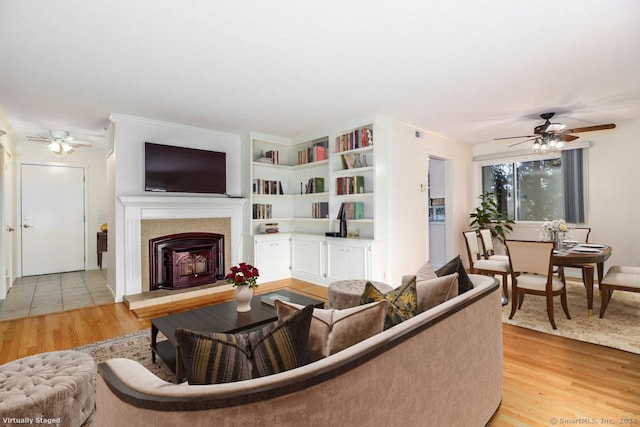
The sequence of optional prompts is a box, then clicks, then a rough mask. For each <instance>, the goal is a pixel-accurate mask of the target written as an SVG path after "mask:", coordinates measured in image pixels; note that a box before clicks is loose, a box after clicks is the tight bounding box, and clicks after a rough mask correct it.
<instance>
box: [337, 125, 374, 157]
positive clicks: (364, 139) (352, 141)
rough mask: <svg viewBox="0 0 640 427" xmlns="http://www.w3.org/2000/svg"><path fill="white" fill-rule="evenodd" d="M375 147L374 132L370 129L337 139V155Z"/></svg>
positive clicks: (356, 131) (353, 132) (363, 129)
mask: <svg viewBox="0 0 640 427" xmlns="http://www.w3.org/2000/svg"><path fill="white" fill-rule="evenodd" d="M371 145H373V130H371V129H368V128H362V129H356V130H354V131H351V132H349V133H345V134H343V135H340V136H337V137H336V147H335V148H336V150H335V151H336V153H339V152H341V151H348V150H355V149H357V148H365V147H369V146H371Z"/></svg>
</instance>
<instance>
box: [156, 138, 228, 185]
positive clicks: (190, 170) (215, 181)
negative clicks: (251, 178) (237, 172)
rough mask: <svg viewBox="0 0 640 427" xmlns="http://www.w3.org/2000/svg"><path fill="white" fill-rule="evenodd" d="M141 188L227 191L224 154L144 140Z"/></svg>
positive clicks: (225, 158) (225, 156)
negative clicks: (142, 185)
mask: <svg viewBox="0 0 640 427" xmlns="http://www.w3.org/2000/svg"><path fill="white" fill-rule="evenodd" d="M144 189H145V191H154V192H166V193H207V194H226V192H227V155H226V153H221V152H218V151H209V150H199V149H197V148H187V147H176V146H173V145H163V144H154V143H151V142H145V144H144Z"/></svg>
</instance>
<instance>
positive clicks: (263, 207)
mask: <svg viewBox="0 0 640 427" xmlns="http://www.w3.org/2000/svg"><path fill="white" fill-rule="evenodd" d="M272 210H273V208H272V206H271V204H266V203H254V204H253V219H270V218H271V212H272Z"/></svg>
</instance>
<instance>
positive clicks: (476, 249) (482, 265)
mask: <svg viewBox="0 0 640 427" xmlns="http://www.w3.org/2000/svg"><path fill="white" fill-rule="evenodd" d="M462 235H463V236H464V241H465V243H466V245H467V256H468V257H469V272H470V273H473V274H484V275H487V276H492V277H494V276H496V275H499V276H502V290H503V293H504V298H505V299H504V300H503V303H504V304H503V305H506V303H507V302H508V299H509V286H508V284H507V280H508V277H509V258H508V257H507V259H506V260H499V259H487V258H484V257H483V254H482V253H481V252H480V244H479V243H478V233H477V232H476V231H475V230H472V231H465V232H463V233H462Z"/></svg>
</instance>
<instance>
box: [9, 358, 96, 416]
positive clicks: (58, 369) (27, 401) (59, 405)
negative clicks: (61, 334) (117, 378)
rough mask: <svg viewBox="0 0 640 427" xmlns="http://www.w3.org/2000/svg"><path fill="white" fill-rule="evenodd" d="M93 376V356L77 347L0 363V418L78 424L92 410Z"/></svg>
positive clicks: (93, 400) (93, 407) (93, 410)
mask: <svg viewBox="0 0 640 427" xmlns="http://www.w3.org/2000/svg"><path fill="white" fill-rule="evenodd" d="M95 379H96V364H95V362H94V361H93V358H92V357H91V356H89V355H88V354H86V353H81V352H79V351H73V350H68V351H53V352H49V353H41V354H37V355H35V356H29V357H25V358H23V359H18V360H15V361H13V362H9V363H7V364H5V365H2V366H0V419H2V420H3V422H5V423H7V424H27V425H28V424H47V425H56V426H65V427H66V426H81V425H83V424H84V423H85V421H88V420H89V419H90V418H92V415H93V413H94V412H95ZM7 420H8V421H7Z"/></svg>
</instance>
